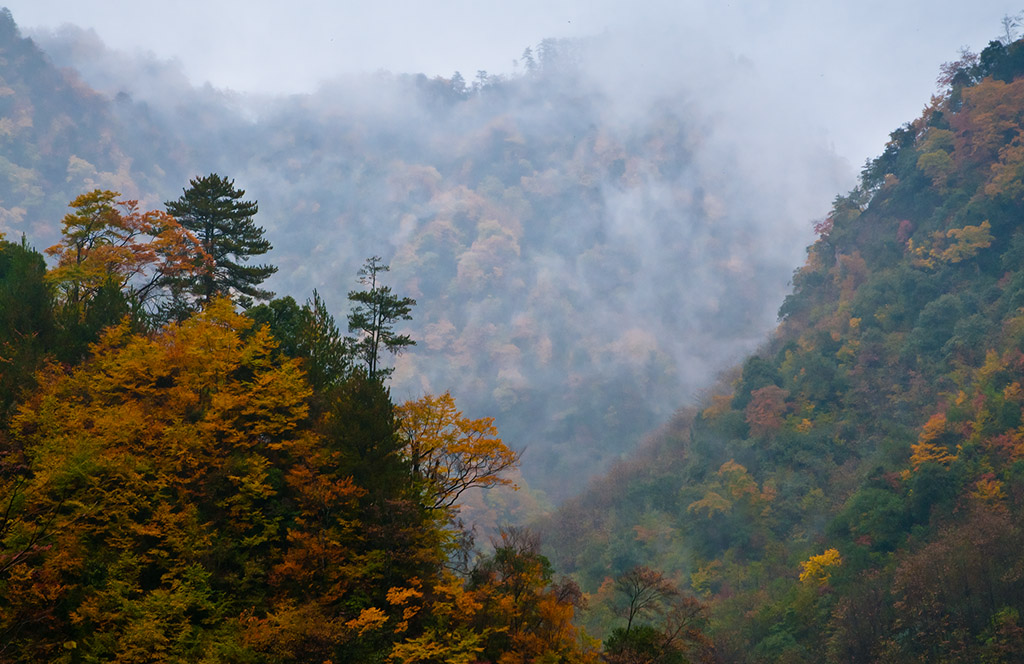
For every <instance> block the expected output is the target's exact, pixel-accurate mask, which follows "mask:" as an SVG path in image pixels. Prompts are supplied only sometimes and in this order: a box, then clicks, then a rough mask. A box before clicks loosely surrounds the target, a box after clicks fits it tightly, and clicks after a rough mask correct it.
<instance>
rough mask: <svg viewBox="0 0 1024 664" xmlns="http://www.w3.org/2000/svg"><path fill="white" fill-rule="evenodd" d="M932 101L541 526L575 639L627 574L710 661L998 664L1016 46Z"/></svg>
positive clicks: (1022, 601) (1017, 516) (951, 67)
mask: <svg viewBox="0 0 1024 664" xmlns="http://www.w3.org/2000/svg"><path fill="white" fill-rule="evenodd" d="M940 83H941V84H943V85H944V86H945V90H944V92H943V93H942V94H940V95H938V96H936V97H934V98H933V99H932V100H931V102H930V103H929V104H928V106H927V107H926V108H925V110H924V112H923V113H922V115H921V116H920V117H919V118H917V119H915V120H913V121H912V122H909V123H907V124H906V125H904V126H902V127H900V128H899V129H897V130H896V131H894V132H893V133H892V135H891V140H890V142H889V143H888V145H887V146H886V148H885V151H884V152H883V153H882V155H881V156H880V157H878V158H877V159H874V160H873V161H871V162H869V163H868V164H867V166H866V167H865V169H864V171H863V172H862V175H861V179H860V184H859V186H857V187H856V188H854V189H853V190H852V191H851V192H850V193H849V194H847V195H845V196H839V197H837V198H836V200H835V202H834V204H833V207H832V212H831V214H830V215H829V216H828V218H827V219H825V220H824V221H823V222H822V223H820V224H819V225H818V227H817V229H816V230H817V234H818V236H817V239H816V240H815V241H814V243H813V244H811V246H810V247H809V249H808V255H807V260H806V263H805V264H804V265H803V267H801V268H800V269H799V270H798V271H797V272H796V274H795V275H794V277H793V292H792V293H791V294H790V295H789V296H788V297H787V298H786V299H785V302H784V303H783V305H782V307H781V310H780V318H781V323H780V325H779V327H778V329H777V330H776V333H775V334H774V335H773V336H772V338H771V340H770V341H769V342H767V343H766V344H765V345H764V346H763V347H762V348H761V349H760V350H759V351H758V352H757V353H756V354H754V355H751V356H750V357H749V358H748V359H746V360H745V361H744V362H743V363H742V366H737V367H736V369H735V370H734V371H733V372H732V373H731V374H727V376H726V378H725V379H723V380H722V381H721V382H720V383H719V385H718V386H717V388H715V389H713V390H710V391H709V393H708V395H707V397H706V398H705V399H704V402H703V403H702V404H701V405H700V406H698V407H695V408H693V409H689V410H685V411H682V412H681V413H679V414H678V415H677V416H676V418H675V419H674V420H673V421H672V422H671V423H669V424H668V425H666V427H665V428H664V429H663V430H662V431H661V432H660V433H658V434H656V435H654V436H652V437H651V438H649V439H648V441H647V442H646V443H645V445H644V447H643V449H642V450H641V451H640V452H639V453H638V454H637V455H636V456H635V457H634V458H632V459H630V460H628V461H625V462H622V463H620V464H617V465H616V466H615V467H614V468H613V469H612V470H611V471H610V472H609V473H608V474H607V475H606V476H605V477H603V478H601V479H599V480H597V481H595V482H594V483H593V484H592V485H591V487H590V488H589V489H588V490H587V491H586V492H585V493H583V494H582V495H581V496H579V497H577V498H574V499H572V500H570V501H568V502H567V503H566V504H565V505H563V506H562V507H561V508H560V509H559V510H558V511H557V512H556V514H555V515H554V516H553V517H552V518H551V520H550V521H549V522H548V523H546V525H545V528H544V532H545V536H546V538H547V542H548V545H549V548H550V551H549V552H550V554H551V558H552V561H553V563H554V564H555V567H556V568H558V569H560V570H563V571H566V572H572V573H573V574H574V575H575V576H576V578H577V579H578V580H579V581H580V583H581V585H582V587H583V588H584V590H585V591H587V592H588V593H590V600H591V607H592V609H591V611H590V615H589V618H588V620H589V628H590V630H591V632H592V633H596V634H607V633H608V631H609V630H610V629H611V628H612V627H613V626H614V625H616V624H621V623H620V622H619V621H620V620H622V619H621V618H619V617H617V616H616V614H615V606H616V601H617V599H616V593H615V591H614V585H613V584H612V583H610V580H611V579H612V578H616V577H621V575H623V574H624V573H626V572H628V571H629V570H630V569H634V568H635V567H634V566H637V565H642V566H646V567H651V568H655V569H660V570H663V571H664V573H665V574H666V575H667V576H668V577H670V578H671V579H672V580H673V581H674V582H675V583H676V584H678V585H679V586H680V587H683V588H686V589H688V590H689V591H690V592H692V593H694V594H695V595H696V596H698V597H700V598H702V599H703V600H704V601H706V602H708V604H709V607H710V612H711V619H710V624H711V636H712V638H713V640H714V642H715V646H716V650H717V653H718V656H719V657H720V658H721V659H722V660H723V661H729V662H940V661H941V662H979V661H984V662H1011V661H1013V662H1016V661H1020V656H1021V653H1022V652H1024V623H1022V618H1021V615H1022V611H1024V574H1022V570H1024V567H1022V565H1024V559H1022V557H1021V551H1022V550H1024V526H1022V518H1024V483H1022V478H1024V475H1022V473H1024V442H1022V441H1024V438H1022V436H1024V426H1022V422H1024V417H1022V408H1024V391H1022V385H1024V271H1022V268H1024V262H1022V261H1024V225H1022V219H1024V214H1022V213H1024V186H1022V184H1021V183H1022V178H1024V147H1022V146H1024V42H1022V41H1017V42H1014V43H1010V44H1008V45H1007V44H1004V43H1002V42H991V43H990V44H989V46H988V47H987V48H986V49H985V50H984V51H982V52H981V53H980V54H970V53H965V54H964V55H963V57H962V58H961V59H960V60H958V61H956V62H953V63H948V64H946V65H944V66H943V68H942V78H941V79H940Z"/></svg>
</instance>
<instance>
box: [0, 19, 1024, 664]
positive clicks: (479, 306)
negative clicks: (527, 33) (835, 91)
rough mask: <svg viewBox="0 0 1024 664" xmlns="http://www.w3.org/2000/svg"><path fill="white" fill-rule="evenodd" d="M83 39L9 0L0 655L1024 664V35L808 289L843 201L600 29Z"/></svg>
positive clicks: (961, 66)
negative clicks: (54, 32)
mask: <svg viewBox="0 0 1024 664" xmlns="http://www.w3.org/2000/svg"><path fill="white" fill-rule="evenodd" d="M1007 25H1008V26H1009V25H1011V23H1007ZM63 44H64V48H65V49H66V51H64V52H63V54H62V53H61V51H60V47H59V44H57V43H54V44H53V46H52V48H53V51H54V53H55V55H54V56H53V57H54V58H55V59H58V60H59V59H60V58H67V59H69V60H70V61H81V62H82V71H81V72H79V73H76V72H75V71H71V70H66V69H65V70H62V69H59V68H58V67H56V66H55V65H54V64H53V61H52V60H51V59H50V57H49V56H47V55H46V54H44V52H43V51H42V50H40V48H39V47H38V46H37V45H36V44H35V43H34V42H33V41H32V40H29V39H25V38H23V37H22V36H21V35H20V33H19V31H18V29H17V26H16V25H15V23H14V21H13V18H12V17H11V16H10V14H9V13H6V12H5V13H4V14H3V15H0V77H2V81H0V83H2V89H0V145H2V147H3V151H2V154H0V174H2V177H0V206H2V207H0V662H25V661H58V662H98V661H120V662H151V661H175V662H185V661H187V662H396V663H408V664H414V663H428V662H437V663H440V662H448V663H456V664H458V663H465V664H473V663H477V662H495V663H502V664H511V663H512V662H550V663H555V662H566V663H571V662H581V663H582V662H598V661H606V662H613V663H620V664H627V663H630V664H632V663H641V662H643V663H655V662H657V663H664V664H669V663H672V664H676V663H678V664H683V663H686V662H706V663H710V662H715V661H720V662H986V663H989V662H990V663H993V664H995V663H1003V662H1006V663H1011V662H1021V661H1024V655H1022V653H1024V621H1022V618H1021V611H1022V610H1024V558H1022V557H1021V553H1020V552H1021V551H1022V550H1024V528H1022V526H1021V516H1022V514H1024V387H1022V385H1024V379H1022V377H1021V375H1022V370H1024V276H1022V268H1024V230H1022V229H1021V228H1020V225H1019V223H1018V220H1019V219H1021V215H1022V213H1024V185H1022V182H1024V40H1022V41H1013V40H1012V39H1011V38H1010V35H1009V28H1008V29H1007V38H1006V39H1004V40H1002V41H993V42H991V43H990V44H989V45H988V47H987V48H985V49H984V50H983V51H982V52H981V53H980V54H973V53H970V52H967V51H964V52H963V53H962V54H961V58H960V59H959V60H957V61H955V62H951V63H947V64H946V65H943V66H942V68H941V75H940V78H939V85H940V89H941V92H940V94H938V95H936V96H935V97H934V98H933V99H932V100H931V101H930V102H929V104H928V105H927V106H926V108H925V110H924V112H923V113H922V115H921V116H920V117H919V118H917V119H915V120H913V121H911V122H908V123H907V124H906V125H904V126H902V127H900V128H899V129H897V130H896V131H894V132H893V133H892V135H891V140H890V142H889V143H888V144H887V145H886V146H885V150H884V152H883V153H882V154H881V156H879V157H878V158H877V159H874V160H872V161H869V162H868V163H867V165H866V166H865V168H864V170H863V172H862V173H861V177H860V181H859V184H858V185H857V186H856V187H855V188H854V189H853V190H852V191H850V192H849V193H848V194H846V195H843V196H839V197H837V198H836V199H835V201H834V204H833V206H832V210H831V213H830V214H829V215H828V216H827V217H826V218H824V219H823V220H822V221H820V222H819V223H818V224H817V225H816V227H815V229H814V230H815V233H816V236H815V237H814V238H813V240H812V244H811V245H810V247H809V248H808V249H807V256H806V262H805V263H804V264H803V266H802V267H800V268H799V269H798V270H796V272H795V273H793V274H792V284H791V292H790V294H789V295H788V296H787V297H785V298H784V300H783V294H782V290H781V287H780V286H779V285H778V282H777V277H778V275H779V273H780V271H782V272H786V271H789V270H790V269H791V266H792V265H794V264H796V262H797V261H796V259H794V260H793V261H792V262H790V263H786V260H787V254H786V252H785V251H783V250H781V249H779V248H778V246H779V244H781V243H784V242H785V241H786V240H789V241H791V238H792V235H789V236H786V237H785V238H784V239H779V237H778V235H779V233H780V228H781V227H780V226H778V225H768V226H765V225H764V221H765V219H768V218H772V217H773V216H774V215H800V214H802V212H803V208H802V207H801V205H802V204H801V205H796V204H791V203H786V202H784V199H785V198H786V197H787V195H788V194H794V192H797V193H799V191H802V192H803V193H804V194H805V197H804V200H807V201H809V200H811V198H812V196H810V193H809V192H810V191H811V189H813V188H815V187H811V186H808V187H807V188H806V189H802V190H799V191H798V190H797V189H786V188H782V189H775V190H771V187H770V186H769V185H770V184H772V183H771V182H770V181H769V180H766V179H765V180H758V178H757V176H755V175H751V176H750V180H749V181H747V180H745V178H744V177H741V176H742V175H745V174H747V172H748V169H749V168H750V167H751V165H752V162H745V161H744V160H743V159H744V157H743V156H742V155H743V149H742V148H743V146H742V145H737V144H735V143H733V141H732V139H734V138H735V137H730V138H729V139H725V138H723V136H722V133H721V127H719V126H716V123H715V118H714V115H713V113H710V110H711V109H710V107H702V106H701V102H700V100H698V99H695V98H693V97H691V96H688V95H687V94H686V93H685V92H684V91H683V90H682V89H670V90H668V91H667V92H666V93H665V94H664V95H663V96H660V97H658V98H656V99H653V100H646V101H648V102H650V104H649V105H644V106H643V108H642V109H641V110H640V111H637V110H636V109H635V108H632V109H631V111H630V112H632V113H639V115H641V116H643V122H642V123H637V122H634V121H633V120H635V118H634V117H628V118H627V116H629V115H630V112H627V111H626V110H625V109H624V108H622V107H616V105H615V104H616V101H615V98H614V96H611V95H608V94H605V93H602V89H601V88H600V86H596V85H595V83H594V81H593V80H590V79H589V78H588V74H587V71H588V70H587V68H586V67H585V66H584V65H583V63H585V61H586V59H587V57H588V55H587V52H588V51H587V49H588V45H587V44H581V43H561V42H554V41H546V42H543V43H542V44H541V46H540V47H539V48H538V49H537V51H536V52H534V51H533V50H528V51H527V52H525V53H524V54H523V56H522V59H523V62H524V71H523V73H522V74H521V75H519V76H516V77H493V76H488V75H487V74H486V72H480V73H479V74H478V76H477V78H476V79H475V80H474V81H473V82H466V81H465V80H464V79H462V77H461V76H452V77H451V78H434V79H429V78H427V77H424V76H411V75H392V74H388V75H382V76H380V77H377V78H375V79H373V80H369V81H367V80H364V81H361V82H359V83H358V84H353V83H343V82H338V83H337V84H334V85H328V86H326V87H325V88H324V89H323V90H322V91H321V92H319V93H317V94H315V95H309V96H300V97H293V98H287V99H276V100H265V101H264V102H262V105H260V106H258V107H253V106H249V107H245V108H241V107H240V106H238V103H239V101H238V100H236V99H232V98H231V96H230V95H227V94H225V93H220V92H217V91H213V90H198V89H191V88H188V89H185V88H174V85H179V84H174V85H172V88H174V90H175V91H176V92H180V93H181V94H180V100H181V103H180V105H177V106H174V105H169V106H167V107H162V106H156V105H153V104H152V102H151V101H145V100H141V99H135V98H134V97H133V96H132V94H131V93H130V92H129V91H126V90H121V89H118V88H119V87H120V86H122V84H123V83H124V82H125V80H126V79H119V78H118V74H117V72H116V71H115V69H113V68H111V66H110V65H109V63H107V61H106V60H104V58H108V57H109V54H106V53H105V52H104V51H103V50H102V47H101V46H97V45H95V44H92V45H90V44H89V43H88V42H87V41H84V40H82V39H78V40H77V41H76V40H75V39H71V38H67V39H66V40H65V41H64V42H63ZM105 63H106V64H105ZM90 67H91V68H92V69H91V70H90ZM157 73H158V74H159V73H160V72H157ZM85 76H89V77H91V78H92V80H93V81H96V85H97V86H98V88H102V87H103V85H104V82H105V84H108V85H111V86H113V87H112V88H109V89H103V90H99V91H98V88H92V87H90V85H89V84H87V83H86V82H84V81H85V79H84V78H83V77H85ZM738 77H739V79H740V80H745V79H743V77H742V75H738ZM181 85H184V84H181ZM357 92H361V93H363V94H366V95H367V97H368V98H370V97H372V98H374V99H376V100H379V99H380V98H385V97H386V98H390V99H392V100H394V99H403V100H407V101H408V100H413V101H410V102H409V103H408V104H406V105H405V106H400V107H401V108H402V109H403V110H401V111H398V110H393V109H395V108H399V107H395V106H393V107H390V108H392V111H391V114H390V115H385V116H382V115H381V112H380V111H381V109H382V108H383V107H382V106H379V105H378V104H377V102H376V101H374V102H370V101H364V102H363V104H362V105H360V104H354V103H352V101H353V99H356V98H358V95H356V93H357ZM354 95H356V96H354ZM240 109H241V110H240ZM609 109H612V110H609ZM240 117H244V118H245V121H244V122H240V121H239V118H240ZM414 120H415V121H414ZM552 127H555V128H557V131H551V129H552ZM456 136H460V138H459V139H458V140H454V138H455V137H456ZM804 147H806V150H803V149H802V148H801V149H795V148H794V149H792V150H790V151H788V152H787V153H786V154H785V157H786V159H797V158H802V157H807V158H808V159H810V161H808V162H805V163H804V165H803V166H802V167H799V168H797V167H796V166H794V170H793V171H792V172H802V169H803V168H807V169H808V170H809V171H817V172H818V173H819V179H818V180H817V183H819V184H820V183H821V182H823V181H826V180H830V177H831V176H829V175H828V174H829V173H834V172H835V170H834V169H835V164H834V162H833V160H832V159H831V158H828V157H827V155H825V156H823V153H821V154H819V153H818V152H817V151H816V147H815V146H814V145H812V144H809V145H807V146H804ZM723 164H727V165H730V166H732V167H734V168H732V169H731V170H730V171H729V173H730V175H729V176H726V175H724V174H723V173H724V171H723V170H722V165H723ZM199 165H204V166H205V168H203V169H201V170H199V169H198V167H199ZM195 170H198V172H199V173H200V174H199V175H197V174H196V173H194V172H192V171H195ZM205 173H209V174H208V175H206V174H205ZM822 173H824V175H821V174H822ZM321 175H323V176H324V177H326V178H327V179H328V180H329V181H330V182H331V187H332V189H333V194H332V195H331V196H326V195H324V194H323V189H322V188H323V187H324V186H325V185H324V184H323V183H324V182H325V181H326V180H321V179H320V176H321ZM243 178H244V180H243ZM243 187H244V188H243ZM254 192H259V195H258V196H257V195H255V194H254ZM797 197H798V198H799V196H797ZM257 199H258V203H257ZM313 220H318V221H317V222H316V223H314V221H313ZM324 220H326V221H324ZM636 220H644V221H645V223H640V222H637V223H633V222H634V221H636ZM304 222H305V223H304ZM792 223H793V224H794V228H796V227H797V226H798V225H799V223H802V220H799V219H798V221H794V222H792ZM19 235H20V238H19ZM809 239H810V238H809ZM35 243H40V245H39V246H47V247H48V248H46V249H45V250H44V251H42V252H40V251H38V250H37V249H36V248H35V247H34V244H35ZM363 247H365V248H366V249H367V251H364V252H362V254H360V255H359V259H358V260H357V261H355V262H353V261H352V256H353V255H354V254H355V252H357V251H359V250H360V249H362V248H363ZM378 248H381V249H380V251H378ZM378 253H382V254H386V256H385V257H381V256H379V255H377V254H378ZM367 256H369V258H367ZM787 265H789V266H790V267H789V268H787V267H786V266H787ZM360 266H361V267H360ZM342 272H344V276H339V274H340V273H342ZM274 290H277V291H280V292H279V293H274V292H273V291H274ZM288 293H291V295H289V294H288ZM776 295H778V299H777V300H775V302H776V303H778V302H780V301H781V302H782V306H781V309H780V310H779V325H778V328H777V329H776V330H775V332H774V334H772V335H770V338H769V339H768V340H767V341H763V340H764V335H763V332H764V330H765V329H766V326H765V323H764V317H763V315H762V314H763V308H764V304H763V303H764V302H765V301H766V300H771V298H772V297H774V296H776ZM296 298H297V299H296ZM300 302H301V304H300ZM342 307H344V310H345V311H346V312H347V313H346V314H345V315H344V316H339V317H338V319H339V320H342V321H343V323H342V324H341V325H339V323H338V322H337V320H336V318H335V314H334V313H333V312H336V311H339V310H341V309H342ZM698 323H699V324H698ZM756 339H761V340H762V341H763V344H762V345H761V347H760V348H759V349H757V350H756V352H755V353H753V354H752V355H750V356H749V357H747V359H746V360H744V361H742V362H741V363H740V364H739V365H738V366H736V367H735V368H734V369H731V370H729V369H728V366H729V361H730V360H732V359H735V357H737V356H738V355H739V356H742V354H744V353H746V351H747V350H749V349H750V348H752V347H753V346H754V341H755V340H756ZM691 365H693V366H692V367H691ZM716 372H720V373H719V378H718V382H717V383H713V382H712V380H711V378H710V377H711V376H712V375H714V374H715V373H716ZM684 374H685V375H684ZM410 385H415V388H410V387H409V386H410ZM701 385H704V386H707V385H711V387H710V388H708V389H706V390H704V391H703V393H702V394H703V396H702V397H701V403H700V404H698V405H696V406H693V407H689V408H685V409H684V410H682V411H679V412H677V413H676V415H675V416H674V417H673V418H672V419H671V420H670V421H668V422H667V423H665V424H663V425H662V426H661V427H660V428H659V429H658V430H657V431H656V432H655V433H653V434H651V435H650V436H649V437H648V438H647V439H646V440H645V442H644V443H643V444H642V445H641V446H640V447H639V448H638V449H637V450H636V452H635V453H633V454H630V455H629V456H628V458H626V459H625V460H619V461H614V460H615V459H621V458H622V457H623V456H625V455H626V454H627V452H628V450H629V449H630V447H631V445H630V441H632V440H634V439H636V438H637V437H638V435H639V434H640V432H643V431H647V430H650V429H651V428H653V427H655V426H656V425H658V423H659V422H661V421H662V419H663V418H664V416H665V415H666V414H667V412H668V410H669V409H670V408H672V407H677V406H678V405H679V404H680V403H683V402H685V401H686V398H687V397H688V396H689V394H688V393H687V390H696V389H697V388H698V387H699V386H701ZM400 386H402V387H400ZM400 392H401V393H403V394H405V395H406V396H405V397H402V398H398V397H396V396H395V394H398V393H400ZM467 413H471V415H470V414H467ZM483 414H489V415H488V416H482V417H481V415H483ZM506 425H507V426H506ZM499 431H500V432H501V433H500V434H499ZM532 442H537V443H538V447H539V448H540V450H531V449H530V448H529V446H528V445H526V443H532ZM524 447H526V448H527V449H526V451H524ZM531 453H532V454H533V458H534V459H535V460H534V461H533V462H532V464H533V465H532V468H531V466H530V464H529V463H528V459H529V456H530V454H531ZM582 460H585V462H584V461H582ZM577 464H579V465H578V466H577ZM609 464H611V465H610V468H608V470H607V472H606V473H605V474H603V475H600V476H599V477H597V478H596V479H594V480H592V481H591V482H590V484H589V485H588V486H587V488H586V490H585V491H583V492H582V493H580V494H579V495H576V496H575V497H570V494H571V492H572V490H573V488H574V487H576V486H579V485H581V484H582V483H583V481H584V480H585V479H586V478H587V477H588V476H590V475H591V474H592V473H594V472H597V471H599V470H601V469H603V468H606V467H608V466H609ZM520 467H523V468H524V473H525V475H526V477H525V481H524V478H523V477H521V476H520V475H519V474H518V473H519V468H520ZM516 485H519V486H521V487H523V491H522V493H523V494H530V491H529V489H528V488H527V486H528V485H533V486H537V487H539V488H540V489H541V490H542V492H544V493H547V494H548V495H549V496H551V497H554V498H556V499H564V501H563V502H562V503H561V505H559V506H558V507H557V509H554V510H552V511H551V512H550V513H549V514H547V515H542V516H540V517H539V518H536V519H535V523H534V524H533V526H531V527H529V528H528V527H524V526H523V525H521V524H522V523H523V522H524V520H525V519H526V518H527V517H528V516H531V514H529V511H530V510H529V508H530V506H531V505H535V503H534V502H533V500H534V499H533V498H530V497H529V495H528V496H527V497H526V498H517V497H516V496H517V494H516V492H512V491H506V492H505V493H499V492H496V491H490V490H491V489H500V488H502V487H504V488H506V489H514V488H516ZM538 495H539V494H538ZM516 501H519V502H518V503H516ZM534 509H536V508H534ZM517 510H518V511H517ZM539 511H540V510H539V509H538V510H537V512H539ZM512 512H516V516H517V517H518V519H519V524H520V525H510V523H508V522H507V521H506V519H507V518H508V516H509V514H510V513H512ZM533 515H534V516H535V515H536V513H534V514H533ZM477 520H482V522H486V523H484V526H485V529H486V531H487V533H486V534H485V535H481V536H475V535H476V533H479V532H481V530H479V529H475V528H474V523H473V522H474V521H477Z"/></svg>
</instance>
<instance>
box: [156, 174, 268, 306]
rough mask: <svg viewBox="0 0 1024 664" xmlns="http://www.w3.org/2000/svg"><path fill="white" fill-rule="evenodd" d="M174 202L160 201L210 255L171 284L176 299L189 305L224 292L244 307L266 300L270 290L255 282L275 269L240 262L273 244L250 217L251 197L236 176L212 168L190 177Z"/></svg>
mask: <svg viewBox="0 0 1024 664" xmlns="http://www.w3.org/2000/svg"><path fill="white" fill-rule="evenodd" d="M189 184H190V185H191V186H190V187H189V188H188V189H185V190H183V192H184V193H183V194H182V196H181V197H180V198H178V200H176V201H167V202H166V203H165V204H164V205H165V206H166V207H167V211H168V212H169V213H170V214H171V215H172V216H174V217H175V218H176V219H177V220H178V222H179V223H181V225H182V226H184V227H185V228H187V229H188V230H190V231H192V232H193V233H194V234H195V235H196V237H197V238H198V239H199V241H200V242H201V243H202V245H203V248H204V249H205V250H206V252H207V253H208V254H209V255H210V257H211V258H212V259H213V264H212V266H210V267H208V268H206V269H205V270H202V271H201V273H200V275H199V276H198V277H197V278H194V279H179V280H177V281H175V282H174V283H173V284H172V289H173V290H174V291H175V292H176V293H177V295H178V297H177V298H176V299H177V300H178V304H179V306H180V305H184V306H185V308H190V306H191V305H193V304H194V302H195V301H196V300H199V301H201V302H203V303H208V302H209V301H210V300H211V299H212V298H213V297H215V296H216V295H228V296H231V297H232V298H233V299H235V300H236V302H238V303H239V304H241V305H242V306H243V307H248V306H250V305H251V303H252V300H253V299H260V300H266V299H269V298H271V297H273V293H272V292H270V291H268V290H264V289H262V288H260V287H259V285H260V284H261V283H262V282H263V281H264V280H265V279H267V278H268V277H269V276H270V275H272V274H274V273H275V272H277V267H276V266H274V265H245V263H247V262H248V260H249V258H250V257H251V256H259V255H261V254H265V253H267V252H268V251H270V249H271V248H272V247H271V245H270V242H269V241H268V240H267V239H266V238H264V237H263V233H264V230H263V228H260V227H259V226H257V225H256V224H255V223H254V222H253V216H254V215H255V214H256V212H257V210H258V207H257V203H256V201H246V200H242V196H244V195H245V190H243V189H236V188H235V181H234V180H229V179H228V178H225V177H221V176H220V175H217V174H216V173H211V174H210V175H208V176H206V177H200V178H196V179H193V180H190V181H189Z"/></svg>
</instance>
